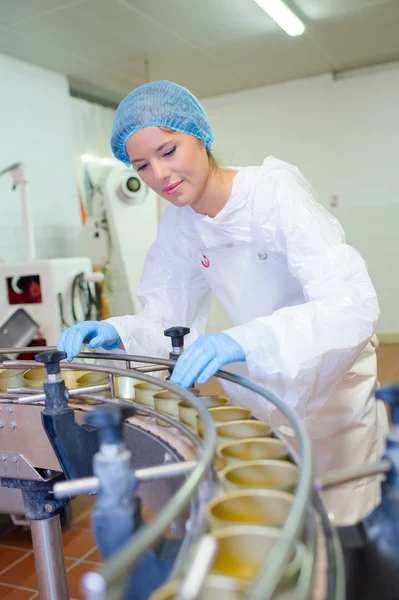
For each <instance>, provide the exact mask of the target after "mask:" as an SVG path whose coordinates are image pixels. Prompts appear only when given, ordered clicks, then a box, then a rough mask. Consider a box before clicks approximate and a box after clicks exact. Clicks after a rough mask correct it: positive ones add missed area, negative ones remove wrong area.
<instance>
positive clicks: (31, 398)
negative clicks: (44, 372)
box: [18, 383, 110, 404]
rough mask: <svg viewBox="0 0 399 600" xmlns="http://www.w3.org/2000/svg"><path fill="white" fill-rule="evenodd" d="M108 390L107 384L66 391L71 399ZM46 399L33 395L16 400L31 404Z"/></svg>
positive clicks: (42, 396)
mask: <svg viewBox="0 0 399 600" xmlns="http://www.w3.org/2000/svg"><path fill="white" fill-rule="evenodd" d="M109 389H110V385H109V383H104V384H102V385H91V386H88V387H83V388H76V389H74V390H68V392H69V396H70V397H71V398H76V397H78V396H85V395H86V394H95V393H97V392H105V391H107V390H109ZM45 399H46V394H44V393H42V394H33V395H31V396H24V397H22V398H20V399H19V400H18V403H19V404H33V403H34V402H42V401H43V400H45Z"/></svg>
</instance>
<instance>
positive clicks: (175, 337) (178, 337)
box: [163, 327, 190, 348]
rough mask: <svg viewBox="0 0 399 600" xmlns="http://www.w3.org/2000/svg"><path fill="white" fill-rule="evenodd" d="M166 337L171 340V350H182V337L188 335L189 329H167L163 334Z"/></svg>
mask: <svg viewBox="0 0 399 600" xmlns="http://www.w3.org/2000/svg"><path fill="white" fill-rule="evenodd" d="M163 333H164V335H166V337H170V338H172V347H173V348H182V347H183V346H184V336H185V335H187V334H188V333H190V328H189V327H169V329H165V331H164V332H163Z"/></svg>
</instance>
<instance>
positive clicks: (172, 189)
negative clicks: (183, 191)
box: [163, 179, 183, 195]
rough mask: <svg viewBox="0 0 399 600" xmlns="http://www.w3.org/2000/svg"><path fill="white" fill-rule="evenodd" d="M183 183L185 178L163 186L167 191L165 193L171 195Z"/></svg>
mask: <svg viewBox="0 0 399 600" xmlns="http://www.w3.org/2000/svg"><path fill="white" fill-rule="evenodd" d="M182 183H183V179H182V180H181V181H178V182H177V183H173V184H172V185H168V187H166V188H163V191H164V192H165V194H169V195H171V194H174V193H175V192H176V190H177V189H178V188H179V186H180V185H181V184H182Z"/></svg>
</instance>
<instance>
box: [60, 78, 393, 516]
mask: <svg viewBox="0 0 399 600" xmlns="http://www.w3.org/2000/svg"><path fill="white" fill-rule="evenodd" d="M212 140H213V133H212V129H211V126H210V124H209V122H208V119H207V116H206V114H205V112H204V110H203V108H202V107H201V105H200V104H199V102H198V100H197V99H196V98H195V97H194V96H193V95H192V94H191V93H190V92H188V90H186V89H184V88H182V87H180V86H178V85H176V84H173V83H170V82H168V81H157V82H154V83H150V84H146V85H144V86H141V87H140V88H138V89H136V90H134V91H133V92H132V93H131V94H129V95H128V96H127V97H126V98H125V99H124V100H123V101H122V102H121V104H120V106H119V107H118V110H117V112H116V116H115V122H114V126H113V132H112V140H111V145H112V149H113V152H114V154H115V156H116V157H117V158H118V159H119V160H121V161H122V162H123V163H125V164H128V165H133V167H134V168H135V169H136V171H137V172H138V173H139V175H140V176H141V178H142V179H143V181H144V182H145V183H146V184H147V185H148V186H149V187H150V188H151V189H153V190H154V191H155V192H156V193H157V194H159V195H160V196H161V197H162V198H165V199H166V200H168V202H170V204H171V206H169V207H168V209H167V210H166V211H165V213H164V214H163V217H162V220H161V223H160V226H159V232H158V237H157V240H156V242H155V243H154V245H153V246H152V248H151V250H150V251H149V253H148V255H147V259H146V262H145V266H144V271H143V276H142V281H141V285H140V288H139V291H138V296H139V299H140V301H141V303H142V305H143V309H144V310H143V312H142V313H140V314H137V315H134V316H125V317H116V318H111V319H108V320H107V321H105V322H100V323H97V322H84V323H80V324H78V325H75V326H74V327H72V328H71V329H69V330H67V331H66V332H64V333H63V335H62V337H61V339H60V342H59V346H58V347H59V349H60V350H65V351H66V352H67V353H68V359H69V360H72V359H73V358H74V357H76V356H77V355H78V353H79V351H80V348H81V344H82V343H83V342H85V343H89V344H90V346H91V347H92V348H96V347H99V346H102V347H103V348H105V349H106V350H110V349H113V348H116V347H118V346H119V345H120V344H123V346H124V348H125V350H126V351H127V352H128V353H129V354H143V355H156V356H168V352H169V340H168V339H166V338H164V335H163V331H164V329H166V328H168V327H170V326H173V325H184V326H188V327H190V328H191V334H190V336H189V337H188V339H187V343H188V344H189V347H188V349H187V350H186V351H185V352H184V353H183V355H182V356H181V357H180V358H179V360H178V362H177V365H176V367H175V369H174V371H173V375H172V378H171V381H172V382H174V383H176V384H178V385H180V386H182V387H184V388H188V387H190V386H191V385H192V384H193V383H194V381H197V382H198V383H200V384H201V383H204V382H205V381H207V380H208V379H209V378H210V377H211V376H212V375H213V374H214V373H215V372H216V371H217V370H218V369H219V368H222V367H224V366H225V365H227V364H230V363H235V364H234V365H233V366H231V367H228V370H230V371H232V372H235V373H239V374H243V375H246V376H247V377H249V378H250V379H251V380H252V381H254V382H256V383H258V384H260V385H261V386H263V387H265V388H267V389H268V390H270V391H272V392H274V393H275V394H276V395H277V396H278V397H279V398H281V399H282V400H284V401H285V402H286V403H287V404H289V405H290V406H291V407H292V408H293V409H294V410H295V411H296V412H297V413H298V414H299V415H300V416H301V417H302V418H303V419H304V423H305V425H306V428H307V430H308V432H309V434H310V436H311V438H312V441H313V445H314V450H315V457H316V472H317V474H318V475H321V474H323V473H324V472H326V471H327V470H330V469H333V468H339V467H345V466H355V465H363V464H365V463H372V462H374V461H375V460H377V458H378V457H379V455H380V452H381V450H382V443H381V442H382V440H383V436H384V433H385V427H386V422H385V411H384V407H383V406H379V405H377V403H376V402H375V400H374V397H373V392H374V390H375V387H376V385H377V381H376V357H375V351H374V347H373V346H372V344H371V343H370V339H371V337H372V336H373V333H374V328H375V324H376V322H377V319H378V316H379V308H378V301H377V297H376V293H375V290H374V288H373V285H372V283H371V281H370V278H369V276H368V273H367V268H366V265H365V262H364V261H363V259H362V258H361V256H360V255H359V254H358V252H357V251H356V250H354V249H353V248H351V247H350V246H348V245H347V244H346V243H345V237H344V233H343V231H342V228H341V226H340V224H339V223H338V221H337V220H336V219H335V218H334V217H332V216H331V215H330V214H329V213H328V212H327V211H326V210H324V209H323V208H322V207H321V206H320V205H319V204H318V203H317V201H316V200H315V197H314V193H313V191H312V189H311V187H310V185H309V184H308V182H307V181H306V180H305V178H304V177H303V175H302V174H301V173H300V172H299V171H298V169H297V168H295V167H293V166H292V165H290V164H287V163H284V162H282V161H280V160H277V159H275V158H273V157H268V158H266V159H265V161H264V162H263V164H262V165H261V166H256V167H244V168H240V169H224V168H221V167H219V166H218V165H217V164H216V163H215V161H214V159H213V157H212V154H211V152H210V147H211V144H212ZM133 259H134V257H132V260H133ZM211 291H212V292H213V293H214V294H215V295H216V296H217V298H218V300H219V301H220V303H221V305H222V306H223V308H224V310H225V311H226V313H227V314H228V316H229V317H230V319H231V321H232V323H233V325H234V326H233V327H232V328H231V329H228V330H227V331H224V332H223V333H217V334H211V335H204V332H205V329H206V324H207V318H208V311H209V303H210V295H211ZM222 385H223V386H225V388H226V391H227V393H228V394H229V396H230V398H231V399H232V401H233V402H236V403H240V404H243V405H247V406H249V408H250V409H251V410H252V412H253V414H254V415H255V416H256V417H258V418H260V419H265V420H268V421H270V422H271V423H272V424H273V425H274V426H275V427H279V428H280V431H281V432H282V433H283V434H284V435H285V436H287V437H288V438H290V441H291V442H292V439H291V438H292V436H293V432H292V430H291V429H290V428H289V427H288V426H287V424H286V423H284V422H283V420H282V419H281V416H280V414H279V413H278V412H277V411H276V410H273V408H272V407H271V406H270V405H269V403H267V402H266V401H265V400H264V399H262V398H259V397H258V396H257V395H255V394H252V393H247V392H245V391H243V389H241V388H239V386H236V385H235V384H231V383H230V384H229V383H224V382H222ZM377 497H378V484H377V482H376V480H368V481H359V482H356V483H353V484H347V485H345V486H341V487H340V488H339V489H338V490H337V491H333V492H330V493H329V494H328V495H326V501H327V504H328V508H329V511H330V513H331V516H334V518H335V521H336V524H339V525H349V524H353V523H355V522H357V521H358V520H360V519H361V518H362V517H364V516H365V515H366V514H368V513H369V512H370V511H371V510H372V509H373V508H374V506H375V505H376V503H377Z"/></svg>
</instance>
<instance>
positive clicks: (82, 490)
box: [53, 460, 198, 498]
mask: <svg viewBox="0 0 399 600" xmlns="http://www.w3.org/2000/svg"><path fill="white" fill-rule="evenodd" d="M197 464H198V463H197V461H195V460H192V461H183V462H178V463H172V464H169V465H159V466H156V467H147V468H145V469H137V470H136V471H134V477H135V478H136V479H137V481H138V482H139V483H141V482H143V481H152V480H154V479H157V480H159V479H168V478H169V477H181V476H183V475H188V474H189V473H191V472H192V471H193V470H194V469H195V467H196V466H197ZM99 485H100V480H99V479H98V477H82V478H80V479H74V480H70V481H61V482H60V483H56V484H55V485H54V487H53V493H54V496H55V497H56V498H68V497H72V496H79V495H80V494H96V493H97V492H98V488H99Z"/></svg>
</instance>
